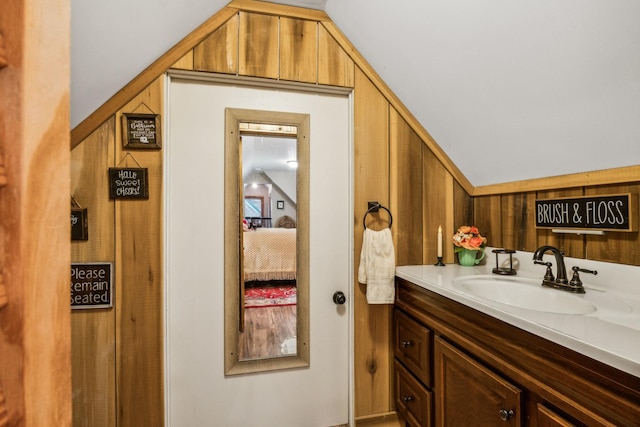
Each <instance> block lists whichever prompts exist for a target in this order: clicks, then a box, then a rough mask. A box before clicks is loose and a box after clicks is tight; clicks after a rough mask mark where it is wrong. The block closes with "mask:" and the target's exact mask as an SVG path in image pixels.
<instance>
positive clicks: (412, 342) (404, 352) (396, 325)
mask: <svg viewBox="0 0 640 427" xmlns="http://www.w3.org/2000/svg"><path fill="white" fill-rule="evenodd" d="M393 314H394V316H393V353H394V354H395V355H396V357H397V358H398V360H400V361H401V362H402V363H403V364H404V365H405V366H406V367H407V368H408V369H409V370H410V371H411V373H412V374H413V375H415V376H416V377H417V378H418V379H419V380H420V381H422V383H423V384H424V385H426V386H427V387H431V386H432V384H431V357H432V356H431V334H432V333H431V331H430V330H429V329H427V328H425V327H424V326H422V325H421V324H419V323H418V322H416V321H415V320H413V319H412V318H410V317H409V316H407V315H406V314H404V313H402V312H401V311H399V310H395V311H394V313H393Z"/></svg>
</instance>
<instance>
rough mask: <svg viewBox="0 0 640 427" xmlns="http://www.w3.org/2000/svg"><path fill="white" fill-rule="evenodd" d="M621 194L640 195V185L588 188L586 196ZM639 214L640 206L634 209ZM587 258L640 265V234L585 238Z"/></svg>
mask: <svg viewBox="0 0 640 427" xmlns="http://www.w3.org/2000/svg"><path fill="white" fill-rule="evenodd" d="M620 193H634V194H639V193H640V183H635V184H627V185H606V186H599V187H590V188H586V189H585V192H584V194H585V195H587V196H591V195H594V196H596V195H605V194H620ZM632 209H634V213H635V214H636V215H637V214H638V209H639V207H638V206H635V207H633V208H632ZM585 241H586V247H585V258H588V259H595V260H598V261H606V262H615V263H622V264H631V265H640V233H638V232H614V231H610V232H605V234H604V236H592V235H588V236H585Z"/></svg>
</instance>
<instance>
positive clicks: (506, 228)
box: [500, 193, 538, 252]
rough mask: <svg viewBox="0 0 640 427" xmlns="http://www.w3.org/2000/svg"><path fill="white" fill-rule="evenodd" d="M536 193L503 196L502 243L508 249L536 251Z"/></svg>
mask: <svg viewBox="0 0 640 427" xmlns="http://www.w3.org/2000/svg"><path fill="white" fill-rule="evenodd" d="M535 199H536V195H535V193H516V194H505V195H503V196H502V200H501V204H502V208H501V215H502V224H501V227H502V244H501V245H500V246H502V247H504V248H506V249H517V250H520V251H529V252H534V251H535V250H536V248H537V247H538V246H537V241H536V230H535V225H536V219H535V215H534V212H535Z"/></svg>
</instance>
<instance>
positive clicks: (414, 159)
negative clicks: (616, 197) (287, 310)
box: [71, 0, 640, 427]
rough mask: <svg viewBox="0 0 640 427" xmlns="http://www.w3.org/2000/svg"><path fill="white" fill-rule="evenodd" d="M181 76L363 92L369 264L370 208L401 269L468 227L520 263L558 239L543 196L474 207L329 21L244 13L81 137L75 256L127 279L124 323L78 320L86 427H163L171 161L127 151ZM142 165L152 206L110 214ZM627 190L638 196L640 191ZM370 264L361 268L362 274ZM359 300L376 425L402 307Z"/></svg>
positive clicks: (138, 82) (245, 7) (626, 253)
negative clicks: (165, 196) (122, 179)
mask: <svg viewBox="0 0 640 427" xmlns="http://www.w3.org/2000/svg"><path fill="white" fill-rule="evenodd" d="M169 68H174V69H186V70H195V71H201V72H209V73H223V74H228V75H234V76H237V77H238V78H243V77H260V78H268V79H280V80H288V81H295V82H302V83H317V84H325V85H333V86H343V87H350V88H353V90H354V145H355V146H354V150H355V159H354V162H355V164H354V174H355V176H354V186H355V189H354V190H355V191H354V218H353V221H354V229H355V232H354V249H355V253H356V254H359V253H360V249H361V242H362V235H363V228H362V218H363V215H364V213H365V211H366V209H367V202H368V201H378V202H380V203H382V204H383V205H385V206H387V207H389V209H390V210H391V212H392V213H393V227H392V232H393V237H394V242H395V245H396V256H397V263H398V264H399V265H402V264H421V263H427V264H428V263H433V262H435V260H436V256H435V255H436V254H435V251H436V232H437V229H438V226H442V227H443V230H444V235H445V236H449V235H452V234H453V232H454V230H455V228H456V227H458V226H459V225H462V224H469V223H472V222H475V223H476V224H477V225H478V226H479V227H480V228H481V229H482V230H483V231H485V232H487V233H488V234H489V238H490V244H491V245H493V246H507V247H515V248H517V249H527V250H532V249H535V246H536V245H537V244H540V243H541V242H543V241H544V242H548V241H552V240H551V239H558V237H554V236H548V235H546V234H545V233H544V232H543V233H536V232H535V231H534V230H533V228H532V227H531V220H532V216H531V214H530V212H531V211H532V210H531V209H532V203H533V200H534V199H535V191H527V192H522V193H517V192H509V193H507V192H505V194H500V193H499V192H498V193H496V194H491V191H490V190H486V189H485V194H484V195H481V196H478V197H475V198H474V197H472V193H473V190H474V189H473V188H472V186H471V184H470V183H469V182H468V181H467V180H466V178H465V177H464V176H463V175H462V174H461V173H460V171H459V170H458V169H457V168H456V166H455V165H454V164H453V163H452V162H451V161H450V159H448V157H447V156H446V155H445V154H444V153H443V152H442V150H441V149H440V148H439V147H438V146H437V144H436V143H435V141H433V139H432V138H431V137H430V136H429V134H428V133H427V131H426V130H425V129H424V128H423V127H422V126H421V125H420V124H419V123H418V122H417V121H416V120H415V118H414V117H413V116H412V115H411V114H410V113H409V112H408V111H407V109H406V108H405V107H404V106H403V104H402V103H401V102H400V101H399V100H398V99H397V97H396V96H395V95H394V94H393V93H392V92H391V91H390V90H389V88H388V87H387V86H386V85H385V84H384V82H382V80H381V79H380V78H379V76H377V74H376V73H375V71H374V70H372V69H371V67H370V66H369V65H368V64H367V63H366V61H364V59H363V58H362V57H361V56H360V55H359V54H358V52H357V51H356V50H355V49H354V48H353V46H352V45H351V44H350V43H349V41H348V40H346V38H345V37H344V36H343V35H342V34H341V33H340V31H339V30H338V29H337V28H336V27H335V25H334V24H333V23H332V22H331V21H330V20H329V18H328V17H327V16H326V15H325V14H324V13H323V12H319V11H312V10H307V9H299V8H292V7H287V6H280V5H275V4H269V3H263V2H256V1H252V0H236V1H233V2H232V3H230V4H229V6H227V7H226V8H224V9H223V10H221V11H220V12H219V13H218V14H216V15H215V16H213V17H212V18H211V19H210V20H208V21H207V22H205V23H204V24H203V25H202V26H201V27H199V28H197V29H196V30H195V31H194V32H193V33H192V34H190V35H189V36H188V37H186V38H185V39H184V40H182V41H181V42H180V43H178V44H177V45H176V46H175V47H174V48H172V49H171V50H170V51H168V52H167V53H166V54H165V55H164V56H163V57H162V58H160V59H159V60H158V61H156V63H154V64H152V65H151V66H150V67H149V68H147V70H145V71H143V72H142V73H141V74H140V75H139V76H138V77H137V78H136V79H134V80H133V81H132V82H131V83H130V84H129V85H127V86H126V87H125V88H123V90H121V91H120V92H118V93H117V94H115V95H114V97H112V98H111V99H110V100H109V101H107V102H106V103H105V104H104V105H103V106H102V107H101V108H100V109H98V110H97V111H96V112H95V113H94V114H92V115H91V116H90V117H88V118H87V119H86V120H85V121H83V122H82V123H81V124H79V125H78V126H77V127H76V128H74V129H73V131H72V133H71V137H72V194H73V195H74V197H75V198H76V200H77V201H78V203H79V204H80V205H81V206H82V207H87V208H88V209H89V212H90V220H89V223H90V229H89V241H88V242H82V243H74V244H73V252H72V258H73V261H112V262H114V266H115V271H116V272H117V273H116V290H115V295H116V303H115V307H114V308H113V309H108V310H102V311H96V310H92V311H90V312H77V311H75V312H73V314H72V318H73V363H74V365H73V368H74V371H73V372H74V377H73V392H74V425H76V426H94V427H99V426H113V425H116V424H115V423H116V422H117V425H118V426H136V427H140V426H157V425H161V424H162V422H163V410H164V408H163V384H164V380H163V368H162V364H163V361H162V346H163V319H162V308H163V306H162V300H161V297H162V274H163V272H162V247H161V239H162V234H163V230H162V212H163V211H162V206H161V196H162V191H161V190H162V189H161V176H162V159H161V157H162V156H161V153H160V152H159V151H146V150H145V151H127V152H125V151H123V150H122V148H121V147H122V144H121V136H120V133H121V129H120V120H121V115H122V113H123V112H132V111H135V112H154V113H159V114H162V113H163V107H164V106H163V96H162V88H163V81H162V79H163V77H162V75H163V73H164V72H165V71H166V70H167V69H169ZM128 154H129V155H128ZM132 162H133V163H136V164H140V165H141V166H142V167H145V168H149V172H150V181H151V184H150V189H151V197H150V199H149V200H148V201H140V202H130V201H127V202H114V201H111V200H108V188H107V183H106V173H107V172H106V171H107V168H108V167H110V166H111V167H113V166H117V165H121V164H126V165H128V166H132V165H133V163H132ZM623 187H625V188H628V190H633V191H637V190H638V188H637V184H635V186H634V185H631V186H623ZM613 190H616V192H618V189H613V188H579V189H569V190H564V189H559V190H555V191H554V192H547V193H545V194H548V195H552V194H553V195H557V194H576V193H575V192H585V193H587V194H590V192H593V191H595V192H597V191H602V192H605V193H607V192H609V191H613ZM369 226H371V227H372V228H376V227H384V226H386V217H385V216H384V214H380V216H379V217H377V216H375V215H372V217H371V219H370V222H369ZM561 239H563V240H562V241H560V242H556V241H553V243H554V244H558V245H560V246H562V247H567V248H570V252H569V253H570V254H572V255H575V254H582V255H585V256H586V254H589V255H590V257H593V256H594V254H596V255H597V256H598V259H603V260H610V258H616V259H618V262H626V263H632V264H639V261H640V260H639V259H638V254H637V249H634V248H636V247H637V233H635V234H634V236H632V237H631V239H629V240H628V241H627V240H623V239H620V238H619V237H618V236H616V237H615V238H614V239H615V242H614V243H612V242H610V241H608V240H607V239H603V240H607V241H602V242H600V241H597V239H594V238H590V240H589V241H588V242H587V241H581V242H578V241H577V240H581V239H576V238H575V237H566V236H565V237H561ZM582 239H584V238H582ZM600 239H601V238H600ZM614 239H610V240H614ZM619 240H620V241H619ZM444 249H445V253H444V259H445V262H449V263H451V262H453V261H454V255H453V247H452V246H451V245H445V247H444ZM358 261H359V257H358V256H356V257H355V263H356V265H355V266H354V271H357V268H358V265H357V263H358ZM353 286H354V299H355V300H354V308H355V310H354V316H355V373H354V375H355V412H356V414H355V415H356V418H360V419H366V418H369V417H375V416H380V415H385V414H388V413H389V412H392V411H393V410H394V407H393V398H392V386H393V384H392V372H391V369H392V363H391V362H392V353H391V346H390V333H391V332H390V331H391V328H390V322H391V307H390V306H384V305H382V306H380V305H372V306H370V305H367V303H366V299H365V287H364V286H363V285H360V284H358V283H357V280H356V278H355V277H354V279H353Z"/></svg>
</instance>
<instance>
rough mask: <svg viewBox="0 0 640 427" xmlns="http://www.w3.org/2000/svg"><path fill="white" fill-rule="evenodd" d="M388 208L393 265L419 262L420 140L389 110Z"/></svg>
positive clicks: (420, 219) (420, 230)
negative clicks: (390, 216)
mask: <svg viewBox="0 0 640 427" xmlns="http://www.w3.org/2000/svg"><path fill="white" fill-rule="evenodd" d="M389 129H390V132H389V134H390V138H389V142H390V147H391V151H390V170H389V171H390V176H389V181H390V185H391V194H390V198H391V199H390V200H391V202H390V207H389V208H390V209H391V212H392V214H393V227H392V229H393V239H394V246H395V250H396V263H397V264H398V265H410V264H421V263H422V251H423V241H422V237H423V229H422V225H423V224H422V209H423V206H424V203H423V199H422V197H423V191H422V168H423V162H422V145H423V144H422V141H421V140H420V138H418V135H416V133H415V132H413V130H412V129H411V128H410V127H409V125H408V124H407V122H406V121H405V120H404V119H403V118H402V117H400V115H399V114H398V112H397V111H396V110H395V109H393V108H392V109H391V111H390V119H389Z"/></svg>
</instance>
